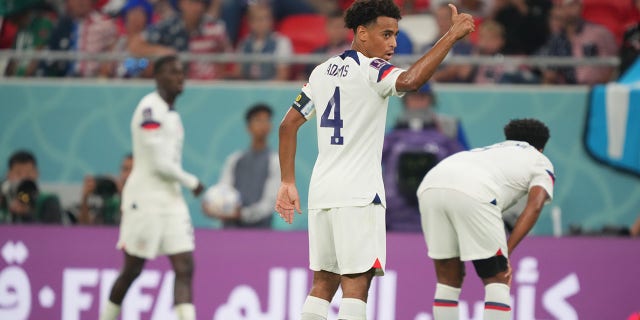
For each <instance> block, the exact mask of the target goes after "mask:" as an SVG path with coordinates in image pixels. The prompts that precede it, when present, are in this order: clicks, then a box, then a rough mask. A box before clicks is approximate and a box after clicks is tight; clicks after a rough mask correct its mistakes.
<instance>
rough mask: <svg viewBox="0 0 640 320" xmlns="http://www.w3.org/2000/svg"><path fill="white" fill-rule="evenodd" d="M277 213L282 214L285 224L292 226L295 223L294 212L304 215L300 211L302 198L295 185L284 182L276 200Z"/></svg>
mask: <svg viewBox="0 0 640 320" xmlns="http://www.w3.org/2000/svg"><path fill="white" fill-rule="evenodd" d="M276 211H277V212H278V214H280V218H282V219H283V220H284V221H285V222H287V223H289V224H291V223H292V222H293V216H294V212H295V211H298V214H301V213H302V210H300V197H299V196H298V189H297V188H296V185H295V183H286V182H283V183H282V184H281V185H280V189H279V190H278V197H277V198H276Z"/></svg>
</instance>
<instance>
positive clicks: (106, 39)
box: [0, 0, 640, 84]
mask: <svg viewBox="0 0 640 320" xmlns="http://www.w3.org/2000/svg"><path fill="white" fill-rule="evenodd" d="M352 2H353V0H5V1H4V3H5V4H4V5H3V6H0V15H2V18H1V19H2V20H1V22H2V29H1V31H0V49H13V50H16V51H18V52H26V53H28V52H33V51H40V50H52V51H54V50H55V51H70V52H80V53H117V54H121V55H122V56H123V57H124V58H122V59H119V60H118V61H107V60H104V59H103V60H99V59H93V60H52V59H48V60H46V59H45V60H37V59H30V58H27V57H25V58H14V59H11V60H10V61H8V62H6V63H4V70H3V71H4V73H5V75H6V76H15V77H104V78H140V77H142V78H144V77H150V75H151V72H152V70H150V69H151V68H152V67H151V65H152V63H149V61H150V59H153V57H157V56H161V55H166V54H171V53H191V54H195V55H197V54H202V55H211V54H223V53H226V54H266V55H273V56H274V57H275V59H274V60H270V61H267V62H265V61H262V60H256V61H255V62H254V61H251V60H248V61H247V60H243V61H240V62H237V63H233V62H224V63H222V62H218V63H214V62H210V61H205V60H198V59H195V60H192V61H191V62H189V65H188V66H187V70H188V77H189V78H190V79H201V80H212V79H225V80H230V79H241V80H300V79H304V78H306V77H307V76H308V73H309V72H310V70H312V66H309V65H296V64H292V63H291V62H290V59H289V58H290V57H291V56H293V55H298V54H307V53H316V54H326V55H332V54H335V53H338V52H341V51H343V50H345V49H347V48H349V47H350V42H351V38H352V34H351V32H350V31H349V30H346V29H345V28H344V25H343V23H342V14H343V12H344V11H345V10H346V8H348V6H349V5H350V4H351V3H352ZM396 2H397V3H398V5H399V6H400V8H401V9H402V12H403V16H404V18H403V20H404V21H403V20H401V21H400V29H401V30H400V34H399V35H398V47H397V48H396V55H401V54H421V53H423V52H424V51H425V50H428V49H429V48H430V47H431V46H432V45H433V43H434V42H435V41H437V39H438V38H439V37H440V36H441V35H442V34H444V33H445V32H446V31H447V30H448V28H449V25H450V10H449V9H448V7H447V6H446V4H447V3H448V2H453V3H455V4H456V5H457V6H458V8H459V9H458V10H459V11H461V12H467V13H470V14H472V15H473V16H474V18H475V21H476V24H477V28H476V32H475V33H473V34H472V35H471V36H470V37H469V39H466V40H465V41H463V42H460V43H458V44H457V45H456V47H455V48H454V50H453V51H452V52H451V53H450V56H489V57H494V58H496V59H500V58H502V57H504V56H542V57H573V58H589V57H620V59H621V63H620V66H619V67H618V68H616V67H613V66H594V65H589V64H585V65H580V66H576V67H574V66H554V67H535V66H531V65H524V64H523V65H511V64H501V63H498V64H486V65H476V64H474V65H464V64H447V63H446V60H445V64H444V66H443V67H442V68H441V69H440V70H439V71H438V72H437V73H436V74H435V75H434V77H433V80H434V81H437V82H462V83H527V84H535V83H545V84H594V83H603V82H607V81H611V80H614V79H615V78H616V77H617V76H619V75H621V74H622V73H623V72H624V71H625V70H626V69H627V68H628V67H629V66H630V65H631V64H632V63H633V62H634V61H635V59H636V57H637V56H638V53H639V52H640V24H639V23H640V13H639V12H640V0H617V1H610V0H451V1H445V0H396ZM411 22H415V23H411ZM425 28H433V29H437V30H429V32H427V33H429V34H431V33H432V34H433V37H428V38H425V36H424V35H425Z"/></svg>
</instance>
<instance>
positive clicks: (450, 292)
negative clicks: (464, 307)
mask: <svg viewBox="0 0 640 320" xmlns="http://www.w3.org/2000/svg"><path fill="white" fill-rule="evenodd" d="M461 291H462V289H460V288H454V287H451V286H448V285H445V284H441V283H438V284H436V294H435V296H434V298H433V320H457V319H458V316H459V313H460V312H459V311H458V299H459V298H460V292H461Z"/></svg>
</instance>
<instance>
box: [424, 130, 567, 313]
mask: <svg viewBox="0 0 640 320" xmlns="http://www.w3.org/2000/svg"><path fill="white" fill-rule="evenodd" d="M504 134H505V137H506V141H504V142H501V143H497V144H494V145H491V146H488V147H484V148H479V149H473V150H470V151H463V152H459V153H456V154H454V155H452V156H449V157H448V158H446V159H444V160H443V161H442V162H440V163H439V164H437V165H436V166H435V167H434V168H433V169H431V170H430V171H429V172H428V173H427V174H426V176H425V177H424V179H423V180H422V183H421V184H420V187H418V192H417V194H418V201H419V203H420V212H421V216H422V231H423V232H424V236H425V240H426V242H427V247H428V251H429V257H430V258H431V259H433V262H434V265H435V270H436V278H437V280H438V283H437V285H436V292H435V298H434V303H433V318H434V319H435V320H449V319H458V298H459V296H460V292H461V288H462V280H463V278H464V274H465V272H464V261H473V265H474V267H475V269H476V273H477V274H478V276H479V277H480V278H481V279H482V282H483V283H484V285H485V305H484V319H491V320H509V319H511V297H510V296H509V286H510V284H511V268H510V265H509V259H508V257H509V255H511V254H512V253H513V250H514V249H515V248H516V246H517V245H518V243H520V241H521V240H522V239H523V238H524V237H525V236H526V235H527V233H528V232H529V230H531V228H532V227H533V225H534V224H535V223H536V221H537V220H538V216H539V215H540V211H541V210H542V207H543V206H544V204H545V203H546V202H547V201H550V200H551V198H552V196H553V184H554V182H555V176H554V174H553V166H552V165H551V162H550V161H549V159H547V157H545V156H544V155H543V154H542V150H543V149H544V146H545V145H546V143H547V140H549V129H548V128H547V126H546V125H544V123H542V122H540V121H538V120H535V119H522V120H513V121H511V122H509V124H507V125H506V126H505V127H504ZM527 194H528V196H527V197H528V198H527V204H526V206H525V208H524V210H523V211H522V213H521V215H520V217H519V218H518V220H517V222H516V224H515V227H514V229H513V231H512V232H511V236H510V237H509V240H507V239H506V233H505V229H504V223H503V220H502V212H503V211H504V210H506V209H508V208H509V207H510V206H511V205H513V204H514V203H515V202H516V201H517V200H518V199H519V198H521V197H522V196H525V195H527Z"/></svg>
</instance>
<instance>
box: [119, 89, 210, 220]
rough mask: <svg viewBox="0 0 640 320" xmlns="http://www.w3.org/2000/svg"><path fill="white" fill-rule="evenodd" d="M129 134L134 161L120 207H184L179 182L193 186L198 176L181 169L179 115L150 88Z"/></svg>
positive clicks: (149, 209)
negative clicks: (150, 90) (150, 91)
mask: <svg viewBox="0 0 640 320" xmlns="http://www.w3.org/2000/svg"><path fill="white" fill-rule="evenodd" d="M131 135H132V140H133V159H134V161H133V169H132V171H131V175H130V176H129V178H128V179H127V182H126V183H125V186H124V190H123V194H122V209H123V211H124V212H126V211H128V210H132V209H133V210H140V211H142V212H145V213H147V212H148V213H151V214H154V213H157V214H172V213H174V212H181V211H184V210H183V209H184V207H185V205H184V199H183V197H182V192H181V189H180V185H183V186H185V187H187V188H189V189H195V188H196V187H197V186H198V179H197V178H196V177H195V176H193V175H192V174H190V173H187V172H185V171H184V170H183V169H182V164H181V162H182V144H183V140H184V129H183V127H182V120H181V119H180V115H179V114H178V113H177V112H175V111H172V110H169V105H168V104H167V103H166V102H165V101H164V100H163V99H162V97H160V95H159V94H158V93H157V92H152V93H150V94H148V95H146V96H145V97H144V98H142V100H141V101H140V103H139V104H138V106H137V107H136V110H135V111H134V113H133V118H132V120H131Z"/></svg>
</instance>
